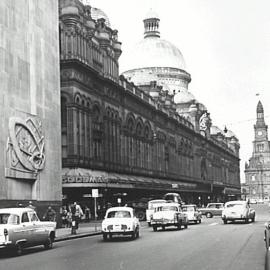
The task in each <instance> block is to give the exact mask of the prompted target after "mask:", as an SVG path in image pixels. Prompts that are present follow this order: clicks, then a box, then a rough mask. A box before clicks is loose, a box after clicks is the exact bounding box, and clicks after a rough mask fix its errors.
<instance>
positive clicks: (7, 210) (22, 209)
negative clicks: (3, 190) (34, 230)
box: [0, 207, 35, 215]
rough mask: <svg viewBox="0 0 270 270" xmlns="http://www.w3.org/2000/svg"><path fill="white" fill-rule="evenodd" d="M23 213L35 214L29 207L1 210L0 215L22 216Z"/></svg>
mask: <svg viewBox="0 0 270 270" xmlns="http://www.w3.org/2000/svg"><path fill="white" fill-rule="evenodd" d="M23 212H35V211H34V210H33V209H31V208H28V207H14V208H0V214H3V213H10V214H17V215H18V214H22V213H23Z"/></svg>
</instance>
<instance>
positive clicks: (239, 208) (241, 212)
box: [221, 201, 255, 224]
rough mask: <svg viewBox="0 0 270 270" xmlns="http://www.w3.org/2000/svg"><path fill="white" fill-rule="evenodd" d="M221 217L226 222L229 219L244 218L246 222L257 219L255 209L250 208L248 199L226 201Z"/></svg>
mask: <svg viewBox="0 0 270 270" xmlns="http://www.w3.org/2000/svg"><path fill="white" fill-rule="evenodd" d="M221 218H222V220H223V222H224V224H227V221H235V220H244V221H245V222H246V223H248V222H249V220H251V221H252V222H254V221H255V210H254V209H252V208H250V205H249V203H248V202H247V201H230V202H227V203H225V208H224V210H223V211H222V215H221Z"/></svg>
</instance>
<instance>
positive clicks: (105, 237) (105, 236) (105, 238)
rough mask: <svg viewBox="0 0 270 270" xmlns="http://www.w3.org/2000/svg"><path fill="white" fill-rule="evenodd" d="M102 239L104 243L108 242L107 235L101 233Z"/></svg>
mask: <svg viewBox="0 0 270 270" xmlns="http://www.w3.org/2000/svg"><path fill="white" fill-rule="evenodd" d="M102 237H103V240H104V241H107V240H108V235H107V233H103V234H102Z"/></svg>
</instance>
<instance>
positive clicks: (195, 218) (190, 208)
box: [182, 204, 202, 223]
mask: <svg viewBox="0 0 270 270" xmlns="http://www.w3.org/2000/svg"><path fill="white" fill-rule="evenodd" d="M182 211H183V212H186V213H187V216H188V222H189V223H191V222H195V223H201V222H202V213H201V212H200V211H199V210H198V208H197V205H195V204H186V205H183V206H182Z"/></svg>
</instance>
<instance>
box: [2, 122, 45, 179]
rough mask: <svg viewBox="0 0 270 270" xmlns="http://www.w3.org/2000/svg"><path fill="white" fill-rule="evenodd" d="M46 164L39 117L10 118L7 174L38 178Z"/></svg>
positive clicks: (8, 175) (15, 176)
mask: <svg viewBox="0 0 270 270" xmlns="http://www.w3.org/2000/svg"><path fill="white" fill-rule="evenodd" d="M44 165H45V147H44V136H43V133H42V129H41V122H40V121H38V120H37V119H35V120H34V119H32V118H27V119H26V120H23V119H21V118H18V117H12V118H10V120H9V138H8V143H7V155H6V170H5V176H6V177H11V178H25V179H36V177H37V174H38V172H40V171H41V170H42V169H43V168H44Z"/></svg>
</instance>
